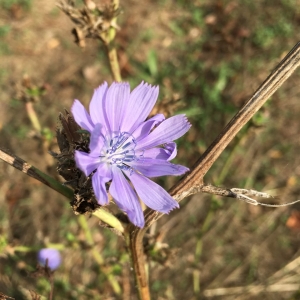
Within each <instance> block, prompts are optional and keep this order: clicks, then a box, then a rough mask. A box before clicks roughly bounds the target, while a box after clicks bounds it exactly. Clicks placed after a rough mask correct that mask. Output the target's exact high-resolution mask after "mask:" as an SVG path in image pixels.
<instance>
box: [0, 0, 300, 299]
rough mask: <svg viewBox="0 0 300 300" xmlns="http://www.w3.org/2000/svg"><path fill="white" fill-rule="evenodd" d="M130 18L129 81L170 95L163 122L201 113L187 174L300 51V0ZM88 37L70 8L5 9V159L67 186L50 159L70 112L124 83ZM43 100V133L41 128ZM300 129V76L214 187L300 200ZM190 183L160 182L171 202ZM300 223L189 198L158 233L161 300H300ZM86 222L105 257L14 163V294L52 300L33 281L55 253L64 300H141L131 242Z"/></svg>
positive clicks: (57, 293)
mask: <svg viewBox="0 0 300 300" xmlns="http://www.w3.org/2000/svg"><path fill="white" fill-rule="evenodd" d="M95 2H96V3H97V4H99V3H100V1H98V0H95ZM76 3H77V4H78V5H79V6H80V5H82V2H81V1H76ZM101 3H103V2H101ZM120 6H121V10H122V14H121V15H120V16H119V18H118V24H119V26H120V30H119V31H118V33H117V37H116V45H117V49H118V56H119V61H120V67H121V72H122V77H123V80H126V81H129V82H130V84H131V87H132V88H133V87H135V86H136V85H137V84H139V83H140V82H141V81H142V80H144V81H146V82H148V83H151V84H156V85H159V86H160V97H159V105H158V106H157V107H156V110H157V111H156V112H158V111H159V112H162V113H164V114H166V115H168V116H169V115H171V114H177V113H185V114H187V116H188V119H189V121H190V122H191V123H192V125H193V126H192V128H191V129H190V131H189V132H188V133H187V134H186V135H185V136H184V137H182V138H181V139H180V140H179V145H178V149H179V150H178V156H177V158H176V163H180V164H183V165H186V166H188V167H192V166H193V164H194V163H195V161H196V160H197V158H198V157H199V156H200V155H201V154H202V153H203V152H204V151H205V149H206V148H207V147H208V146H209V145H210V143H211V142H212V141H213V140H214V138H215V137H216V136H217V135H218V134H219V132H220V130H221V129H222V128H223V127H224V126H225V125H226V124H227V122H228V121H229V120H230V119H231V118H232V117H233V116H234V114H235V113H236V112H237V111H238V109H239V108H240V107H241V106H242V105H243V104H244V103H245V102H246V101H247V99H248V98H249V97H250V96H251V95H252V93H253V92H254V91H255V90H256V88H257V87H258V86H259V85H260V84H261V83H262V82H263V81H264V79H265V78H266V77H267V76H268V74H269V73H270V72H271V71H272V69H273V68H274V67H275V66H276V65H277V64H278V63H279V61H280V60H281V59H282V58H283V57H284V56H285V55H286V54H287V53H288V51H289V50H290V49H291V48H292V47H293V46H294V45H295V44H296V43H297V42H298V41H300V31H299V26H300V1H299V0H281V1H279V0H274V1H266V0H265V1H263V0H257V1H249V0H243V1H242V0H239V1H237V0H224V1H221V0H202V1H201V0H195V1H183V0H182V1H181V0H177V1H174V0H173V1H172V0H163V1H153V0H152V1H151V0H144V1H138V0H128V1H120ZM73 27H74V26H73V24H72V22H71V21H70V20H69V19H68V17H67V16H66V15H65V14H64V13H63V12H61V11H60V10H59V8H57V6H56V1H48V0H0V88H1V96H0V146H1V147H4V148H6V149H9V150H10V151H11V152H12V153H14V154H16V155H18V156H20V157H21V158H23V159H24V160H26V161H27V162H28V163H30V164H32V165H34V166H36V167H37V168H39V169H41V170H42V171H44V172H46V173H48V174H49V175H52V176H53V177H55V178H58V175H57V174H56V162H55V161H54V159H53V158H52V157H51V156H50V155H49V154H48V151H49V150H52V151H57V144H56V139H55V130H56V126H57V117H58V114H59V112H62V111H63V110H64V109H65V108H66V109H70V107H71V105H72V103H73V100H74V99H75V98H76V99H80V100H81V101H82V102H83V103H85V105H86V106H87V105H88V103H89V101H90V99H91V96H92V93H93V89H94V88H95V87H97V86H98V85H100V84H101V83H102V82H103V81H104V80H106V81H108V82H109V83H111V82H112V77H111V75H110V70H109V67H108V63H107V60H106V53H105V50H104V48H103V46H102V45H101V44H100V43H99V41H96V40H92V39H89V40H86V47H85V48H80V47H78V46H77V45H76V44H75V43H74V36H73V35H72V34H71V30H72V28H73ZM28 99H29V100H30V101H31V100H34V103H33V106H34V109H35V111H36V113H37V115H38V118H39V121H40V124H41V126H42V128H41V130H40V131H37V130H36V129H34V128H33V126H32V124H31V122H30V120H29V118H28V114H27V112H26V105H25V102H26V101H28ZM299 115H300V70H296V72H295V73H294V74H293V75H292V77H290V78H289V79H288V81H287V82H285V83H284V85H283V86H282V87H281V88H280V89H279V90H278V91H277V92H276V93H275V94H274V96H272V99H271V100H270V101H268V102H267V103H266V104H265V106H264V107H263V108H262V109H261V110H260V111H259V112H258V113H257V114H256V115H255V117H254V118H253V119H252V120H251V122H249V123H248V124H247V125H246V126H245V127H244V128H243V130H242V131H241V132H240V133H239V134H238V136H237V137H236V138H235V139H234V140H233V142H232V143H231V144H230V145H229V146H228V147H227V148H226V150H225V151H224V153H223V154H222V155H221V157H220V158H219V159H218V160H217V162H216V163H215V164H214V165H213V167H212V169H211V170H210V171H209V173H208V174H207V175H206V177H205V182H206V183H207V184H208V183H211V184H213V185H217V186H222V187H226V188H233V187H235V188H248V189H250V188H252V189H256V190H259V191H265V192H269V193H271V194H272V195H277V196H278V197H279V199H274V200H272V201H270V202H269V201H268V203H276V204H279V203H286V202H292V201H295V200H297V199H300V157H299V152H300V143H299V142H300V118H299ZM60 180H62V179H60ZM177 180H178V178H166V179H164V180H160V181H158V182H159V183H160V184H162V185H163V186H164V187H165V188H166V189H167V188H170V187H171V186H172V185H173V184H175V183H176V181H177ZM265 202H267V200H265ZM299 210H300V206H299V205H294V206H292V207H282V208H268V207H260V206H251V205H249V204H247V203H244V202H240V201H238V200H235V199H230V198H220V197H214V196H211V195H205V194H197V195H194V196H192V197H190V198H188V199H185V200H184V201H182V202H181V208H180V209H179V210H176V211H173V212H172V213H171V214H170V215H166V216H164V217H163V218H161V219H160V220H159V222H158V223H157V224H156V225H154V226H153V227H152V228H151V231H150V232H149V234H148V235H147V239H146V245H145V247H146V250H147V254H148V257H149V272H150V279H149V280H150V286H151V292H152V297H153V299H160V300H163V299H166V300H173V299H300V271H299V270H300V258H299V256H300V251H299V250H298V248H299V245H300V211H299ZM87 222H88V225H89V228H90V233H92V236H93V246H92V245H91V244H90V243H88V242H87V240H88V238H87V235H88V234H89V232H87V231H86V230H84V228H83V226H82V224H80V222H79V221H78V216H75V215H74V213H73V211H72V209H71V208H70V206H69V203H68V200H66V199H65V198H63V196H61V195H59V194H57V193H55V192H54V191H52V190H51V189H49V188H47V187H45V186H44V185H42V184H41V183H39V182H37V181H35V180H33V179H31V178H29V177H28V176H26V175H24V174H22V173H21V172H19V171H17V170H16V169H14V168H12V167H10V166H8V165H7V164H5V163H4V162H0V292H2V293H4V294H6V295H8V296H10V297H14V298H15V299H39V298H38V295H40V296H43V297H47V295H48V292H49V290H50V285H49V283H48V281H47V280H46V279H45V278H44V277H36V276H33V275H34V271H35V270H36V264H37V262H36V251H38V249H40V248H43V247H44V246H45V244H49V243H55V244H60V245H61V247H62V248H63V250H62V251H61V254H62V264H61V266H60V268H59V269H58V270H57V271H56V273H55V279H54V299H124V300H129V299H133V300H135V299H137V297H136V293H135V290H134V282H133V279H132V278H131V277H132V276H131V275H132V274H131V272H130V269H129V265H128V262H127V260H126V257H125V255H124V252H125V251H124V250H125V249H124V248H125V245H124V242H123V241H122V239H121V238H119V237H117V236H116V235H114V234H113V233H112V232H111V231H109V230H108V229H105V228H102V227H100V226H99V222H98V220H96V219H95V218H87ZM92 248H93V249H94V250H95V249H96V251H97V252H98V253H100V254H101V256H102V258H103V262H102V263H101V266H99V264H97V263H96V261H95V259H94V257H93V255H92ZM104 269H105V270H110V271H109V272H110V275H111V276H112V277H113V278H114V280H115V281H116V282H117V283H118V284H119V285H120V287H121V289H122V292H121V293H120V292H118V291H117V290H116V289H115V288H113V287H112V285H111V284H109V283H108V281H107V278H106V277H105V276H104V274H105V272H103V270H104ZM0 295H1V294H0ZM34 297H37V298H34ZM0 298H1V297H0ZM41 299H46V298H41Z"/></svg>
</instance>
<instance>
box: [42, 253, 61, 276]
mask: <svg viewBox="0 0 300 300" xmlns="http://www.w3.org/2000/svg"><path fill="white" fill-rule="evenodd" d="M47 261H48V263H47V264H48V267H49V268H50V269H51V270H52V271H53V270H55V269H57V268H58V267H59V266H60V264H61V256H60V253H59V251H58V250H56V249H52V248H44V249H41V250H40V251H39V252H38V262H39V264H40V265H42V266H45V265H46V262H47Z"/></svg>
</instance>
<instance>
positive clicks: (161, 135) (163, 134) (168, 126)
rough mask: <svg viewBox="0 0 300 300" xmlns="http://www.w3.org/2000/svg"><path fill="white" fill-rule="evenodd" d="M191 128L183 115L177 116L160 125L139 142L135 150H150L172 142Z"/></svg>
mask: <svg viewBox="0 0 300 300" xmlns="http://www.w3.org/2000/svg"><path fill="white" fill-rule="evenodd" d="M190 127H191V124H190V123H189V122H188V120H187V118H186V117H185V115H177V116H174V117H171V118H169V119H166V120H165V121H163V122H162V123H160V124H159V125H158V126H157V127H156V128H155V129H154V130H153V131H152V132H150V134H149V135H148V136H147V137H145V138H144V139H142V140H139V142H138V145H137V148H136V150H141V149H145V148H152V147H155V146H158V145H162V144H164V143H169V142H172V141H174V140H176V139H178V138H180V137H181V136H182V135H184V134H185V133H186V132H187V131H188V130H189V129H190Z"/></svg>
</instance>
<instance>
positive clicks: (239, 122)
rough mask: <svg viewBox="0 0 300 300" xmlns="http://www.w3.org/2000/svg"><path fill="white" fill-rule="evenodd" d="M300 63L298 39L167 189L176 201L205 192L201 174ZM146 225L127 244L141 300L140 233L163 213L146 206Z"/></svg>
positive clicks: (145, 289) (144, 290) (144, 292)
mask: <svg viewBox="0 0 300 300" xmlns="http://www.w3.org/2000/svg"><path fill="white" fill-rule="evenodd" d="M299 64H300V43H297V44H296V45H295V46H294V48H293V49H292V50H291V51H290V52H289V53H288V54H287V55H286V57H285V58H284V59H283V60H282V61H281V62H280V63H279V65H278V66H277V67H276V68H275V69H274V71H273V72H272V73H271V74H270V75H269V76H268V78H267V79H266V80H265V81H264V82H263V83H262V85H261V86H260V87H259V88H258V89H257V91H256V92H255V93H254V94H253V96H252V97H251V98H250V99H249V100H248V101H247V103H246V104H245V105H244V106H243V107H242V108H241V109H240V111H239V112H238V113H237V114H236V115H235V116H234V117H233V118H232V120H231V121H230V122H229V123H228V124H227V126H226V127H225V128H224V129H223V130H222V132H221V133H220V135H219V136H218V137H217V138H216V139H215V140H214V141H213V142H212V144H211V145H210V146H209V147H208V149H207V150H206V151H205V152H204V153H203V155H202V156H201V157H200V158H199V159H198V161H197V162H196V164H195V165H194V166H193V168H192V169H191V171H190V172H189V173H188V174H186V175H185V176H184V177H183V178H182V180H181V181H180V182H179V183H178V184H176V185H175V186H173V187H172V188H171V190H170V191H169V193H170V195H171V196H172V197H173V198H174V199H176V200H177V201H178V202H180V201H181V200H183V199H184V198H186V197H187V196H190V195H192V194H195V193H198V192H202V191H203V192H207V191H208V189H207V186H205V185H204V183H203V177H204V176H205V174H206V173H207V172H208V170H209V169H210V167H211V166H212V165H213V163H214V162H215V161H216V160H217V158H218V157H219V156H220V154H221V153H222V152H223V150H224V149H225V148H226V147H227V145H228V144H229V143H230V142H231V141H232V139H233V138H234V137H235V136H236V134H237V133H238V132H239V131H240V130H241V128H242V127H243V126H244V125H245V124H246V123H247V122H248V121H249V120H250V119H251V118H252V117H253V115H254V114H255V113H256V112H257V111H258V110H259V109H260V108H261V107H262V105H263V104H264V103H265V102H266V101H267V100H268V99H269V98H270V97H271V96H272V95H273V93H275V91H276V90H277V89H278V88H279V87H280V86H281V85H282V84H283V83H284V82H285V80H286V79H287V78H288V77H289V76H290V75H291V74H292V73H293V72H294V70H295V69H296V68H297V67H298V66H299ZM144 214H145V227H144V228H142V229H140V228H138V227H135V226H134V225H130V226H129V228H128V234H129V241H128V244H129V247H130V252H131V255H132V260H133V265H134V266H133V267H134V270H135V273H136V281H137V288H138V290H139V296H140V299H142V300H148V299H150V293H149V286H148V282H147V277H146V272H145V258H144V252H143V246H142V245H143V243H142V241H143V237H144V235H145V232H146V230H147V229H148V228H149V227H150V226H151V225H152V224H153V223H154V222H156V221H157V220H158V219H159V218H160V217H162V215H163V214H161V213H159V212H156V211H153V210H151V209H149V208H147V209H146V210H145V213H144Z"/></svg>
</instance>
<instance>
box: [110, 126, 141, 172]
mask: <svg viewBox="0 0 300 300" xmlns="http://www.w3.org/2000/svg"><path fill="white" fill-rule="evenodd" d="M106 145H107V146H106V147H105V148H106V149H105V154H104V156H105V158H106V161H107V162H109V163H110V164H116V165H118V167H119V168H121V169H122V168H126V169H128V168H130V167H129V166H128V165H127V163H129V162H131V161H133V160H136V159H137V157H136V155H135V151H134V149H135V147H136V141H135V139H134V137H133V136H132V135H131V134H130V133H128V132H113V134H112V138H110V139H108V140H107V144H106Z"/></svg>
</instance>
